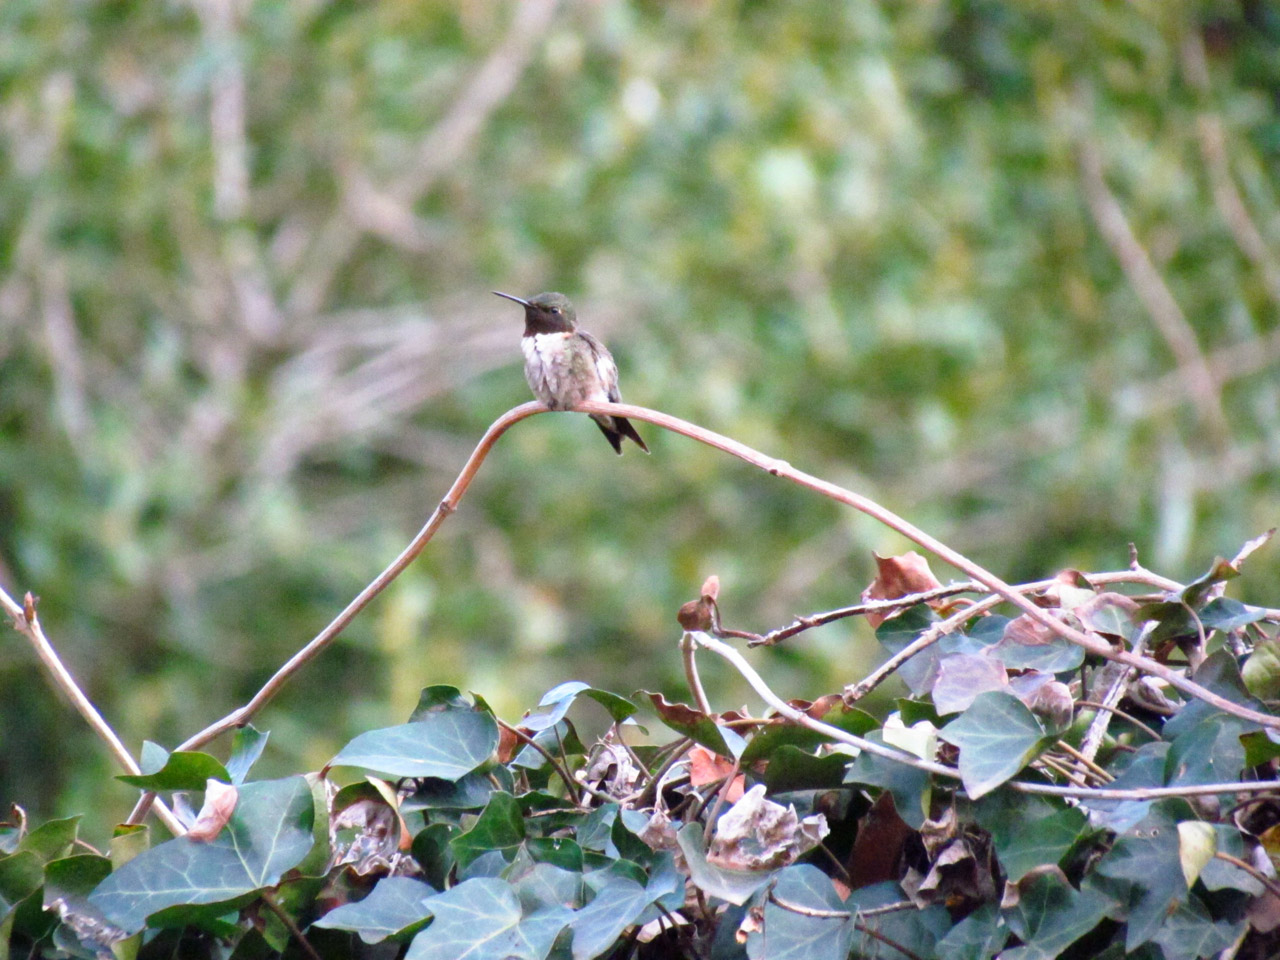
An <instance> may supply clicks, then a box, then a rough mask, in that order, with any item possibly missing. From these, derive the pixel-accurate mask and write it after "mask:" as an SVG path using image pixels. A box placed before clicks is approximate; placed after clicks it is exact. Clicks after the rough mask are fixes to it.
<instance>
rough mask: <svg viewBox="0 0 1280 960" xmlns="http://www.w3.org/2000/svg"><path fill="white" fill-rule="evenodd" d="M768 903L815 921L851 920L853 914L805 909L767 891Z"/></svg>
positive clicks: (816, 908)
mask: <svg viewBox="0 0 1280 960" xmlns="http://www.w3.org/2000/svg"><path fill="white" fill-rule="evenodd" d="M769 902H770V903H772V904H773V905H774V906H775V907H781V908H782V909H783V910H786V911H787V912H788V913H798V914H799V915H800V916H802V917H812V918H813V919H815V920H852V919H853V912H852V911H850V910H823V909H821V908H820V907H806V906H804V905H803V904H799V903H791V902H789V901H787V900H783V899H782V898H781V897H779V896H778V894H777V893H775V892H774V891H773V890H770V891H769Z"/></svg>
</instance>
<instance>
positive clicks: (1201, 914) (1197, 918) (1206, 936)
mask: <svg viewBox="0 0 1280 960" xmlns="http://www.w3.org/2000/svg"><path fill="white" fill-rule="evenodd" d="M1247 922H1248V921H1247V920H1244V919H1240V920H1236V921H1231V920H1217V921H1215V920H1214V919H1213V917H1212V916H1210V915H1209V911H1208V910H1207V909H1205V906H1204V904H1203V903H1201V902H1200V898H1199V897H1194V896H1193V897H1191V898H1190V899H1188V901H1187V902H1186V903H1184V904H1181V905H1180V906H1179V907H1178V909H1177V910H1174V911H1173V912H1172V913H1170V914H1169V915H1168V916H1167V917H1166V918H1165V919H1164V922H1163V923H1161V924H1160V927H1159V929H1158V930H1156V931H1155V933H1154V935H1153V936H1152V937H1151V941H1152V942H1153V943H1155V944H1158V945H1159V947H1160V949H1161V950H1162V951H1163V952H1164V960H1199V958H1200V957H1212V956H1216V955H1217V954H1219V953H1221V952H1222V951H1223V950H1226V949H1227V947H1229V946H1231V944H1233V943H1235V941H1236V938H1237V937H1239V935H1240V931H1241V929H1242V928H1243V927H1244V925H1245V924H1246V923H1247Z"/></svg>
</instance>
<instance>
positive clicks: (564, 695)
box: [521, 680, 639, 730]
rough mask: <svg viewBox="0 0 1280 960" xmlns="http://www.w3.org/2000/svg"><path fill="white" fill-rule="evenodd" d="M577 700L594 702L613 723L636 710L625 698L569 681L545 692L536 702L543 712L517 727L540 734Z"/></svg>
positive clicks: (557, 720) (534, 714)
mask: <svg viewBox="0 0 1280 960" xmlns="http://www.w3.org/2000/svg"><path fill="white" fill-rule="evenodd" d="M579 696H583V697H587V698H588V699H591V700H594V701H595V702H596V703H598V704H600V706H602V707H604V708H605V709H606V710H607V711H609V716H610V717H612V718H613V721H614V723H621V722H622V721H623V720H626V719H627V718H628V717H630V716H631V715H632V714H634V713H635V712H636V711H637V710H638V709H639V707H637V706H636V705H635V704H634V703H632V702H631V701H630V700H628V699H627V698H626V697H620V696H618V694H616V693H610V692H609V691H608V690H597V689H596V688H595V687H592V686H591V685H590V684H586V683H583V682H582V681H580V680H570V681H569V682H567V683H562V684H560V685H558V686H556V687H553V688H552V689H551V690H548V691H547V692H546V694H544V695H543V697H542V699H541V700H539V701H538V706H539V707H541V708H544V709H541V710H537V711H534V712H532V713H530V714H529V716H527V717H525V718H524V720H523V721H521V725H522V726H525V727H528V728H529V729H530V730H544V729H546V728H547V727H551V726H554V725H555V724H557V723H559V722H560V720H561V719H563V717H564V716H565V714H566V713H568V712H569V708H570V707H571V706H573V702H574V701H575V700H576V699H577V698H578V697H579Z"/></svg>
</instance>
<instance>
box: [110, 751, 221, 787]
mask: <svg viewBox="0 0 1280 960" xmlns="http://www.w3.org/2000/svg"><path fill="white" fill-rule="evenodd" d="M157 761H158V762H157ZM139 766H141V768H142V771H143V772H142V773H137V774H131V773H125V774H120V775H118V776H117V777H116V779H117V780H119V781H120V782H121V783H127V784H129V786H131V787H138V788H139V789H140V790H203V789H204V787H205V782H206V781H208V780H221V781H222V782H223V783H230V782H231V774H229V773H227V768H226V767H224V766H223V765H222V762H221V761H220V760H218V758H217V757H214V756H212V755H210V754H207V753H201V752H199V751H197V750H178V751H175V752H173V753H169V752H168V751H166V750H165V749H164V748H163V747H161V746H158V745H156V744H154V743H152V742H151V741H150V740H148V741H146V742H145V743H143V745H142V763H141V764H140V765H139Z"/></svg>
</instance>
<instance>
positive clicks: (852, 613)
mask: <svg viewBox="0 0 1280 960" xmlns="http://www.w3.org/2000/svg"><path fill="white" fill-rule="evenodd" d="M1086 579H1087V580H1088V581H1089V583H1091V584H1094V585H1098V586H1100V585H1102V584H1107V583H1145V584H1148V585H1150V586H1153V587H1159V588H1160V589H1162V590H1168V591H1177V590H1181V589H1182V584H1180V583H1178V582H1176V581H1174V580H1170V579H1168V578H1167V577H1162V576H1160V575H1159V574H1155V573H1152V572H1151V571H1150V570H1142V569H1136V570H1135V569H1130V570H1116V571H1109V572H1106V573H1090V574H1088V576H1087V577H1086ZM1057 582H1058V581H1057V579H1056V578H1055V579H1052V580H1036V581H1033V582H1031V583H1019V584H1016V585H1015V586H1014V589H1015V590H1017V591H1018V592H1019V593H1035V592H1036V591H1037V590H1046V589H1048V588H1049V587H1051V586H1053V585H1054V584H1055V583H1057ZM986 592H987V589H986V588H985V587H984V586H983V585H982V584H981V583H978V582H977V581H976V580H966V581H964V582H962V583H948V584H945V585H944V586H940V587H934V588H933V589H932V590H922V591H921V592H919V593H912V594H908V595H907V596H904V597H893V598H891V599H888V600H868V601H867V602H865V603H858V604H854V605H853V606H851V607H840V608H839V609H837V610H827V611H824V612H822V613H811V614H808V615H807V616H801V617H796V618H795V619H794V620H793V621H791V623H789V624H787V625H786V626H785V627H778V628H777V629H776V630H770V631H769V632H768V633H766V634H764V635H763V636H759V635H757V636H756V639H754V640H752V641H751V642H750V643H748V644H747V646H749V647H771V646H773V645H774V644H777V643H781V642H782V641H783V640H788V639H790V638H791V637H794V636H795V635H796V634H798V633H803V632H804V631H805V630H811V629H813V628H814V627H821V626H823V625H825V624H828V623H833V622H834V621H836V620H843V619H844V618H845V617H857V616H861V615H863V614H868V613H885V612H890V611H894V610H898V609H900V608H904V607H914V606H915V605H916V604H918V603H929V602H930V601H933V600H942V599H945V598H947V597H953V596H955V595H957V594H961V593H986ZM1001 602H1003V599H1002V600H1001ZM713 632H714V631H713ZM731 633H732V634H737V633H739V631H727V630H721V631H720V632H718V633H716V635H717V636H720V635H721V634H723V635H726V636H728V635H730V634H731Z"/></svg>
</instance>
